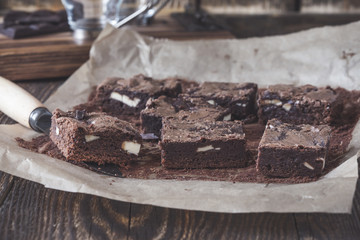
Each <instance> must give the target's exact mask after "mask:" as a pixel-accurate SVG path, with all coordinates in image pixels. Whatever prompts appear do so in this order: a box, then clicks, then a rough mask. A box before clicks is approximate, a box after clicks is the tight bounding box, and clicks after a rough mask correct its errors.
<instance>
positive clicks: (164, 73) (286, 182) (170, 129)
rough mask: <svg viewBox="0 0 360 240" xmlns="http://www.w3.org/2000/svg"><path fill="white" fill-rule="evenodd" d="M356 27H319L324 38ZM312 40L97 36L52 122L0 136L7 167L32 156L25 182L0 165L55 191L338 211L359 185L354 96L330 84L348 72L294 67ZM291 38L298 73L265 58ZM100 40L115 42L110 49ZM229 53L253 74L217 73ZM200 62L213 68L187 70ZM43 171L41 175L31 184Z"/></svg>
mask: <svg viewBox="0 0 360 240" xmlns="http://www.w3.org/2000/svg"><path fill="white" fill-rule="evenodd" d="M356 24H358V23H355V24H352V25H351V24H350V25H348V26H345V27H344V26H343V27H337V28H331V29H330V28H329V29H328V31H327V34H330V35H331V34H333V35H336V34H339V33H338V32H339V31H340V32H341V31H345V30H347V28H349V29H351V28H353V27H356ZM344 29H345V30H344ZM323 34H324V33H323V29H315V30H310V31H305V32H301V33H297V34H292V35H289V36H279V37H271V38H264V39H256V40H253V41H247V40H242V41H241V40H221V41H206V42H200V41H189V42H175V41H167V40H154V39H151V38H147V37H142V36H139V35H137V34H136V33H134V32H131V31H130V30H126V29H125V30H120V31H114V30H113V29H110V28H107V29H105V30H104V32H103V33H102V35H100V37H99V39H98V40H97V41H96V42H95V44H94V46H93V48H92V51H91V57H90V60H89V61H88V62H87V63H86V64H84V65H83V66H82V67H81V68H80V69H79V70H78V71H77V72H76V73H74V75H73V76H71V77H70V79H69V80H68V81H66V82H65V84H64V85H63V86H61V87H60V89H59V90H58V91H57V92H56V93H55V94H54V95H53V96H52V97H51V98H50V99H49V100H48V101H47V102H46V103H45V104H46V105H47V106H48V107H49V109H51V110H52V114H53V116H52V124H51V131H50V136H45V135H35V134H33V133H31V131H30V130H25V129H23V128H22V127H20V126H12V127H11V128H12V131H11V134H10V133H9V131H8V130H6V127H8V126H5V127H2V128H1V129H0V130H1V132H2V133H4V134H8V136H9V137H12V140H9V141H10V142H11V144H13V145H12V148H11V149H12V150H11V151H10V152H14V156H16V157H11V156H4V155H3V157H2V161H3V162H4V164H3V165H4V168H6V166H7V165H10V162H12V161H15V162H18V163H19V162H21V160H22V159H21V157H20V156H23V155H24V154H29V155H27V156H36V159H35V158H34V157H31V158H30V160H29V162H28V163H27V164H29V165H28V166H27V167H24V169H29V168H30V169H34V172H33V173H27V176H24V175H22V173H17V172H16V171H19V172H21V171H22V170H21V166H23V165H22V164H20V167H19V168H18V169H17V170H14V169H4V170H5V171H7V172H10V173H12V174H15V175H20V176H23V177H25V178H28V179H31V180H35V181H38V182H41V183H43V184H45V186H47V187H52V188H60V189H61V190H64V191H75V192H86V193H90V194H95V195H101V196H104V197H108V198H112V199H117V200H123V201H131V202H137V203H145V204H153V205H159V206H166V207H174V208H184V209H194V210H205V211H219V212H262V211H273V212H289V211H290V212H312V211H313V212H348V211H349V210H350V209H351V202H352V197H353V193H354V190H355V185H356V181H357V161H356V160H357V152H358V150H359V149H360V146H359V145H358V142H357V138H356V137H354V136H357V135H358V131H359V129H358V128H359V126H358V120H359V110H358V105H359V102H360V91H358V89H359V90H360V88H359V86H357V85H356V79H351V78H350V80H349V81H348V82H346V81H345V80H344V81H342V83H344V84H343V85H342V84H341V83H339V82H338V81H337V83H338V84H336V81H334V80H333V77H340V78H341V77H344V76H345V77H346V74H349V72H347V73H346V72H345V73H343V72H342V70H341V69H340V70H339V69H336V67H334V68H333V69H335V70H333V71H334V73H333V75H332V76H331V77H330V76H328V77H327V78H326V77H324V76H323V75H321V76H320V77H319V76H318V77H316V79H317V81H313V79H312V78H314V76H311V77H310V78H309V79H307V77H308V74H309V73H308V72H304V69H308V68H312V67H314V66H313V65H316V64H314V63H312V62H310V63H305V62H304V61H305V60H304V56H305V58H306V57H307V56H308V54H309V52H307V51H308V44H309V42H313V41H315V40H318V41H319V43H321V42H322V41H326V38H325V37H324V36H323ZM297 35H300V37H301V36H306V37H307V38H306V37H303V38H302V39H306V40H303V41H304V42H302V41H299V43H298V45H297V46H295V47H294V46H292V45H294V43H291V44H287V48H289V50H288V51H290V52H291V50H294V49H296V50H297V48H303V49H304V50H302V51H303V52H304V53H303V55H301V56H298V58H299V59H296V60H298V61H300V62H303V65H302V66H300V65H299V66H296V64H295V65H294V63H289V62H288V61H289V59H290V57H287V56H286V54H285V55H284V53H283V52H281V51H285V50H286V49H281V47H280V50H279V49H277V50H272V51H269V49H271V47H273V45H274V44H276V43H277V42H284V39H285V40H287V41H288V42H291V41H290V40H291V39H292V38H294V39H298V38H299V36H297ZM314 39H315V40H314ZM108 41H109V42H118V43H119V45H118V46H117V47H116V49H115V50H114V47H112V48H111V49H110V46H109V44H108ZM349 41H351V40H349ZM315 42H316V41H315ZM199 44H201V45H199ZM342 44H345V46H346V47H347V46H348V45H347V43H342ZM225 45H226V46H227V48H228V49H226V48H225V50H224V47H223V46H225ZM285 45H286V44H285ZM237 46H240V47H239V48H240V50H234V52H233V53H231V51H232V50H233V49H237ZM189 47H192V48H191V51H188V49H189ZM255 47H256V48H255ZM335 47H336V46H328V47H327V48H328V49H329V51H330V52H331V51H333V49H334V48H335ZM149 48H150V50H149ZM249 48H254V49H256V51H254V52H250V53H249V52H247V50H245V49H249ZM284 48H286V47H284ZM311 48H313V46H311ZM169 49H172V50H173V51H174V53H173V54H172V55H171V57H169V56H168V55H169V52H168V51H169ZM194 49H196V50H194ZM206 49H212V51H211V52H210V51H206ZM229 50H231V51H230V52H229ZM224 51H225V52H224ZM236 51H239V52H240V53H243V54H244V57H245V58H246V59H243V60H241V61H242V64H241V65H243V63H249V64H250V63H251V62H256V61H258V62H259V65H258V66H259V67H258V68H257V69H256V70H254V69H250V70H249V69H247V68H249V66H247V67H244V66H243V69H241V68H237V70H233V69H232V68H234V67H236V66H237V65H238V63H237V62H236V60H233V62H232V63H231V62H227V65H226V66H225V65H223V64H224V63H223V62H224V61H228V60H229V59H237V52H236ZM261 51H267V52H266V53H264V55H265V58H266V56H267V57H268V58H269V56H270V58H272V59H273V60H274V59H275V58H276V56H280V57H281V58H283V59H281V60H279V62H276V63H274V62H268V63H267V64H265V65H264V62H263V61H264V59H263V58H260V59H257V58H258V57H259V55H261ZM346 51H350V50H349V49H348V48H346ZM351 51H352V53H353V54H350V55H351V57H353V56H354V55H355V50H353V49H351ZM104 52H105V53H107V52H112V53H108V54H105V53H104ZM113 52H117V55H114V54H113ZM149 52H150V53H149ZM179 52H182V53H183V56H179V55H181V53H179ZM209 52H210V53H209ZM145 53H146V54H149V55H146V54H145ZM224 53H225V54H224ZM202 54H204V55H205V58H203V57H204V56H202ZM209 54H210V55H212V56H214V57H215V58H208V57H209V56H207V55H209ZM250 54H251V57H247V56H248V55H250ZM323 54H325V56H323V57H324V59H327V58H329V61H330V62H331V61H332V63H331V64H332V65H331V64H330V65H331V66H334V65H336V64H340V61H342V60H344V59H342V58H347V60H344V62H346V61H348V62H349V61H350V62H351V61H352V59H349V56H350V55H349V54H347V52H341V53H340V56H339V60H338V61H339V63H336V62H335V60H332V58H331V57H329V56H327V55H326V54H327V52H326V50H324V52H323V53H321V54H320V55H323ZM119 55H120V56H122V57H120V56H119ZM144 55H146V57H144ZM186 56H189V59H188V62H185V63H184V62H183V61H184V59H186ZM200 56H201V57H202V59H205V60H204V61H210V62H209V63H208V64H204V63H200V64H199V65H198V66H197V68H198V69H196V68H194V67H193V65H194V64H196V63H197V62H198V59H199V57H200ZM219 56H224V58H223V59H219V58H221V57H219ZM294 56H297V54H294ZM294 56H291V57H294ZM216 57H217V58H216ZM317 57H318V58H320V57H319V55H318V54H317V53H314V59H316V58H317ZM351 57H350V58H351ZM144 59H145V60H144ZM180 59H182V60H181V61H182V62H183V63H182V64H180V62H181V61H180ZM209 59H211V60H209ZM212 59H214V60H212ZM265 60H266V59H265ZM267 60H269V59H267ZM293 60H294V59H293ZM171 61H172V62H171ZM281 62H283V63H281ZM229 64H230V66H232V67H231V69H230V71H228V70H229V66H228V65H229ZM277 64H278V65H279V66H277ZM282 64H283V65H282ZM353 64H355V65H356V62H354V63H353ZM173 65H174V66H173ZM269 65H271V67H272V68H273V71H270V69H269ZM306 65H308V66H306ZM318 65H321V64H320V63H319V64H318ZM175 66H176V67H175ZM216 66H219V68H218V69H215V68H216ZM286 66H287V68H286ZM339 66H341V65H339ZM271 67H270V68H271ZM352 67H353V66H352ZM289 69H291V72H292V74H293V76H289V75H288V73H287V72H288V71H290V70H289ZM321 70H322V69H317V70H314V75H315V76H316V75H319V71H321ZM350 70H351V69H350ZM324 71H325V70H324ZM264 73H268V75H267V76H266V75H264ZM105 74H106V75H105ZM350 74H351V71H350ZM242 75H243V76H242ZM219 76H222V77H219ZM264 77H265V78H266V79H264ZM322 78H323V79H322ZM355 78H356V77H355ZM274 79H275V80H274ZM284 79H288V80H284ZM308 80H310V82H309V81H308ZM351 81H353V82H351ZM15 128H16V129H15ZM7 144H8V143H7ZM29 151H30V152H29ZM32 154H34V155H32ZM15 158H16V159H15ZM19 158H20V159H19ZM14 159H15V160H14ZM39 159H40V160H39ZM7 162H8V163H7ZM13 164H14V162H13ZM29 166H30V167H29ZM49 166H56V167H54V168H55V169H57V170H53V171H52V170H51V169H49V168H50V167H49ZM42 168H44V169H47V170H49V171H48V172H47V173H41V174H40V175H41V176H36V172H39V171H43V170H40V169H42ZM47 170H46V171H47ZM46 171H45V172H46ZM77 171H79V172H77ZM62 176H63V177H62ZM54 179H55V180H54ZM59 182H60V183H61V184H59ZM109 182H110V185H109ZM335 196H341V197H340V198H341V199H340V198H339V199H335ZM279 201H281V202H282V203H283V204H281V206H279V204H278V203H279ZM339 201H341V202H342V204H339ZM324 202H325V203H324Z"/></svg>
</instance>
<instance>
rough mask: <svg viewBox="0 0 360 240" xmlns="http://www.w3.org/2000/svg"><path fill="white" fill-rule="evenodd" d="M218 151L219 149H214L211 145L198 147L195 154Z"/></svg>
mask: <svg viewBox="0 0 360 240" xmlns="http://www.w3.org/2000/svg"><path fill="white" fill-rule="evenodd" d="M213 149H214V150H220V148H214V147H213V146H212V145H208V146H205V147H199V148H198V149H197V150H196V152H206V151H210V150H213Z"/></svg>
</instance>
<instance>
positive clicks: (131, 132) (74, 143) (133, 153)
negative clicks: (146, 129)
mask: <svg viewBox="0 0 360 240" xmlns="http://www.w3.org/2000/svg"><path fill="white" fill-rule="evenodd" d="M50 138H51V140H52V141H53V142H54V143H55V144H56V146H57V147H58V148H59V149H60V151H61V152H62V154H63V155H64V156H65V157H66V159H67V160H73V161H78V162H80V161H89V162H96V163H98V164H104V163H114V164H119V165H121V164H126V163H127V162H128V161H130V160H134V159H136V158H137V156H138V154H139V152H140V147H141V143H142V139H141V136H140V134H139V133H138V132H137V130H136V129H135V128H134V127H133V126H132V125H131V124H130V123H128V122H125V121H122V120H120V119H118V118H116V117H111V116H108V115H106V114H103V113H86V114H84V117H83V118H82V119H81V120H79V119H77V118H76V113H75V112H73V111H69V112H63V111H61V110H59V109H57V110H55V111H54V112H53V117H52V124H51V131H50Z"/></svg>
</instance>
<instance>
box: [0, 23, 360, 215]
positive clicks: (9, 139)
mask: <svg viewBox="0 0 360 240" xmlns="http://www.w3.org/2000/svg"><path fill="white" fill-rule="evenodd" d="M358 29H360V22H356V23H352V24H349V25H345V26H341V27H323V28H318V29H312V30H308V31H303V32H299V33H295V34H290V35H286V36H276V37H267V38H252V39H246V40H208V41H183V42H176V41H169V40H155V39H152V38H149V37H142V36H140V35H138V34H137V33H135V32H133V31H131V30H129V29H121V30H118V29H113V28H112V27H110V26H107V27H106V29H104V31H103V32H102V33H101V34H100V36H99V38H98V39H97V40H96V41H95V43H94V45H93V47H92V49H91V52H90V60H89V61H88V62H86V63H85V64H84V65H83V66H82V67H81V68H79V69H78V70H77V71H76V72H75V73H74V74H73V75H72V76H71V77H70V78H69V79H68V80H67V81H66V82H65V83H64V84H63V85H62V86H61V87H60V88H59V89H58V91H57V92H56V93H55V94H54V95H53V96H52V97H50V98H49V99H48V101H47V102H46V103H45V105H46V106H47V107H48V108H49V109H50V110H54V109H55V108H56V107H58V108H61V109H63V110H67V109H70V108H71V107H72V106H74V105H76V104H79V103H83V102H85V101H86V99H87V96H88V94H89V93H90V90H91V87H92V86H94V85H96V84H98V83H99V82H101V81H102V80H103V79H104V78H105V77H109V76H122V77H130V76H133V75H135V74H138V73H143V74H146V75H149V76H152V77H155V78H164V77H169V76H179V77H186V78H189V79H191V80H197V81H205V80H206V81H230V82H239V81H240V82H241V81H251V82H256V83H258V84H259V86H260V87H263V86H266V85H268V84H275V83H294V84H305V83H310V84H313V85H317V86H325V85H330V86H333V87H337V86H341V87H344V88H347V89H360V54H359V50H360V31H358ZM0 134H1V138H0V170H1V171H5V172H7V173H10V174H13V175H16V176H19V177H22V178H25V179H28V180H31V181H35V182H38V183H41V184H44V185H45V187H48V188H53V189H58V190H63V191H69V192H81V193H88V194H93V195H98V196H102V197H106V198H110V199H116V200H121V201H129V202H134V203H142V204H151V205H157V206H163V207H171V208H181V209H189V210H202V211H213V212H229V213H239V212H332V213H341V212H350V211H351V206H352V199H353V195H354V192H355V186H356V182H357V178H358V165H357V155H358V152H359V149H360V142H359V139H360V124H359V123H358V124H357V126H356V128H355V131H354V133H353V140H352V141H351V143H350V146H349V149H350V151H349V154H348V155H347V156H346V159H347V160H346V161H345V162H344V163H343V164H342V165H340V166H339V167H337V168H336V169H334V170H333V171H332V172H330V173H329V174H327V175H326V176H324V177H322V178H321V179H320V180H318V181H316V182H311V183H304V184H255V183H232V182H214V181H175V180H139V179H121V178H114V177H108V176H104V175H100V174H97V173H94V172H91V171H89V170H86V169H83V168H80V167H77V166H73V165H71V164H70V163H66V162H63V161H61V160H57V159H53V158H50V157H48V156H45V155H41V154H36V153H33V152H30V151H28V150H25V149H22V148H20V147H18V146H17V144H16V142H15V140H14V138H15V137H19V136H20V137H23V138H25V139H30V138H32V137H34V136H36V134H35V133H34V132H33V131H32V130H29V129H26V128H24V127H22V126H20V125H2V126H0Z"/></svg>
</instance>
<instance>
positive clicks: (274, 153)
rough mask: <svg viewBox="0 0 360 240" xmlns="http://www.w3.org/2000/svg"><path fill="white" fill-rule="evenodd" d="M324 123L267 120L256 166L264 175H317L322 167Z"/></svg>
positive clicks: (326, 141)
mask: <svg viewBox="0 0 360 240" xmlns="http://www.w3.org/2000/svg"><path fill="white" fill-rule="evenodd" d="M329 140H330V127H329V126H327V125H314V126H313V125H307V124H300V125H293V124H289V123H282V122H280V121H279V120H276V119H272V120H269V121H268V123H267V125H266V128H265V132H264V135H263V136H262V139H261V141H260V144H259V152H258V159H257V163H256V169H257V171H259V172H260V173H261V174H263V175H265V176H268V177H283V178H287V177H317V176H320V175H321V173H322V171H323V169H324V168H325V163H326V157H327V151H328V146H329Z"/></svg>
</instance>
